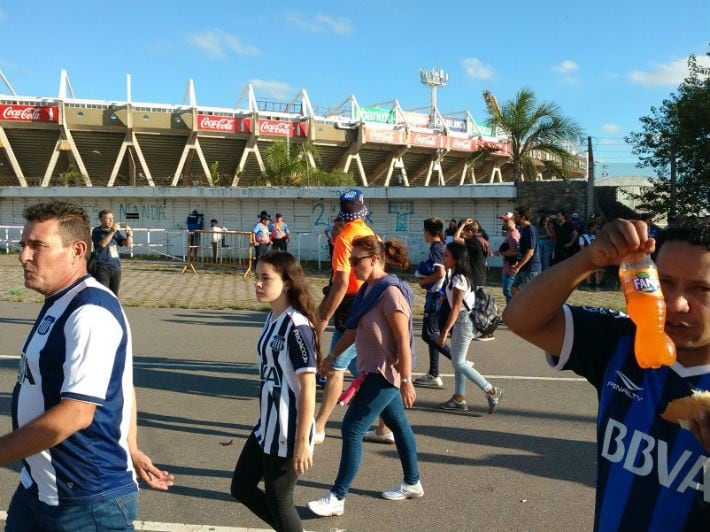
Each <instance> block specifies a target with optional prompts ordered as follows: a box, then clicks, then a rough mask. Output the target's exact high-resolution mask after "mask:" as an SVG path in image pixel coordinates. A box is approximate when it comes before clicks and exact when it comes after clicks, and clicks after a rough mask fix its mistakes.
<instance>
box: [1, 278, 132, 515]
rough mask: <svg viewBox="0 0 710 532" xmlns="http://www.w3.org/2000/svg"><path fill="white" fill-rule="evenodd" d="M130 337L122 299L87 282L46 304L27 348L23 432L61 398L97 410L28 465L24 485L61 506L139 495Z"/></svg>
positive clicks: (20, 415)
mask: <svg viewBox="0 0 710 532" xmlns="http://www.w3.org/2000/svg"><path fill="white" fill-rule="evenodd" d="M132 368H133V355H132V351H131V331H130V329H129V326H128V322H127V320H126V317H125V315H124V313H123V310H122V308H121V305H120V303H119V302H118V300H117V299H116V297H115V296H114V295H113V294H112V293H111V292H110V291H109V290H108V289H107V288H105V287H104V286H102V285H101V284H99V283H98V282H97V281H96V280H95V279H94V278H93V277H91V276H85V277H83V278H81V279H79V280H78V281H77V282H76V283H74V284H73V285H71V286H70V287H68V288H66V289H65V290H63V291H62V292H60V293H58V294H55V295H54V296H52V297H49V298H47V299H46V300H45V303H44V306H43V307H42V310H41V312H40V314H39V317H38V318H37V321H36V322H35V324H34V326H33V328H32V331H31V332H30V335H29V337H28V338H27V341H26V342H25V345H24V347H23V349H22V354H21V359H20V369H19V373H18V377H17V383H16V385H15V388H14V391H13V395H12V425H13V429H17V428H18V427H21V426H23V425H25V424H27V423H28V422H30V421H32V420H33V419H35V418H36V417H37V416H40V415H41V414H43V413H44V412H46V411H47V410H48V409H50V408H52V407H53V406H55V405H57V404H58V403H59V402H60V401H61V400H65V399H70V400H75V401H82V402H86V403H92V404H94V405H96V411H95V414H94V419H93V421H92V423H91V425H89V426H88V427H87V428H85V429H83V430H80V431H79V432H77V433H75V434H73V435H72V436H70V437H69V438H67V439H66V440H64V441H63V442H62V443H60V444H59V445H56V446H55V447H52V448H51V449H47V450H45V451H42V452H41V453H39V454H35V455H32V456H29V457H27V458H26V459H25V460H23V466H24V467H23V468H22V472H21V475H20V481H21V482H22V485H23V486H24V487H25V488H27V489H28V490H30V491H32V492H33V493H36V494H37V496H38V498H39V500H41V501H42V502H44V503H46V504H48V505H51V506H56V505H58V504H60V503H61V504H71V503H72V502H77V501H81V502H83V503H87V502H92V501H100V500H103V499H105V498H109V497H117V496H120V495H122V494H126V493H131V492H133V491H135V490H136V489H137V484H136V480H135V475H134V471H133V465H132V463H131V460H130V458H129V453H128V443H127V437H128V429H129V426H130V420H131V409H132V405H133V395H132V394H133V369H132Z"/></svg>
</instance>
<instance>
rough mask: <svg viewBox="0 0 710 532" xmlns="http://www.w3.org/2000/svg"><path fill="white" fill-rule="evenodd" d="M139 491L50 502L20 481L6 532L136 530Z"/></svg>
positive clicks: (12, 502) (13, 498)
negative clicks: (94, 499)
mask: <svg viewBox="0 0 710 532" xmlns="http://www.w3.org/2000/svg"><path fill="white" fill-rule="evenodd" d="M137 515H138V492H137V491H134V492H133V493H129V494H127V495H121V496H119V497H114V498H112V499H106V500H103V501H99V502H94V503H88V504H65V505H60V506H49V505H48V504H45V503H43V502H42V501H40V500H39V499H38V498H37V497H36V496H35V495H34V494H32V493H30V492H29V491H28V490H26V489H25V487H24V486H22V485H20V486H18V487H17V490H16V491H15V494H14V495H13V497H12V501H10V507H9V508H8V510H7V521H6V524H5V531H6V532H39V531H47V532H49V531H51V532H102V531H105V530H134V528H133V520H134V519H135V518H136V516H137Z"/></svg>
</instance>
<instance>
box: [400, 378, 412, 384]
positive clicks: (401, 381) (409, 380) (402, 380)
mask: <svg viewBox="0 0 710 532" xmlns="http://www.w3.org/2000/svg"><path fill="white" fill-rule="evenodd" d="M399 382H400V384H407V383H410V382H412V379H399Z"/></svg>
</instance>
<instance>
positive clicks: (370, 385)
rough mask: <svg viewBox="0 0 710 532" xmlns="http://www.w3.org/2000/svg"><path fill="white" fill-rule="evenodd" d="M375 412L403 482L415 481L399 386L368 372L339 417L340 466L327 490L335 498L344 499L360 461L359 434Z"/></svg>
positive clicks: (413, 446) (414, 454) (416, 471)
mask: <svg viewBox="0 0 710 532" xmlns="http://www.w3.org/2000/svg"><path fill="white" fill-rule="evenodd" d="M379 415H381V416H382V419H383V420H384V422H385V424H386V425H387V426H388V427H389V428H390V429H391V430H392V433H393V434H394V441H395V445H396V446H397V453H398V454H399V461H400V462H401V463H402V470H403V471H404V481H405V482H406V483H407V484H416V483H417V482H418V481H419V468H418V466H417V444H416V442H415V441H414V432H413V431H412V427H410V426H409V422H408V421H407V416H406V415H405V413H404V406H403V405H402V396H401V395H400V392H399V389H398V388H395V387H394V386H392V385H391V384H390V383H389V382H387V380H386V379H385V378H384V377H383V376H382V375H380V374H376V373H372V374H370V375H368V376H367V378H366V379H365V382H363V383H362V386H361V387H360V389H359V390H358V392H357V393H356V394H355V397H354V398H353V400H352V403H350V407H349V408H348V411H347V412H346V413H345V417H344V418H343V427H342V429H341V432H342V436H343V446H342V449H341V451H340V467H339V468H338V476H337V477H336V479H335V484H333V487H332V488H331V490H330V491H331V492H333V493H334V494H335V496H336V497H338V498H339V499H344V498H345V496H346V495H347V494H348V490H349V489H350V485H351V484H352V482H353V480H355V475H357V472H358V469H360V462H361V461H362V437H363V435H364V434H365V431H367V430H368V429H369V428H370V426H371V425H372V424H373V423H374V421H375V420H376V419H377V416H379Z"/></svg>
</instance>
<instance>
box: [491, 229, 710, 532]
mask: <svg viewBox="0 0 710 532" xmlns="http://www.w3.org/2000/svg"><path fill="white" fill-rule="evenodd" d="M654 249H658V253H657V257H656V264H657V267H658V272H659V279H660V287H661V289H662V291H663V298H664V301H665V305H666V318H665V333H666V334H667V335H668V336H669V337H670V338H671V340H672V341H673V343H674V345H675V348H676V352H677V362H676V363H674V364H672V365H671V366H667V365H663V366H661V367H659V368H657V369H654V368H643V367H641V366H640V365H639V363H638V362H637V357H636V356H635V355H639V354H640V355H646V354H647V353H635V350H634V339H635V337H636V335H637V334H646V333H644V332H643V331H641V332H639V330H638V329H637V327H636V326H635V325H634V323H633V322H632V321H631V320H630V319H629V318H628V317H627V316H626V315H624V314H621V313H618V312H613V311H609V310H604V309H591V308H575V307H570V306H568V305H566V304H565V301H566V300H567V298H568V296H569V295H570V293H571V292H572V291H573V290H574V289H575V288H576V287H577V286H578V285H579V284H580V283H582V282H583V281H584V279H586V277H587V276H588V275H589V274H590V273H591V272H593V271H595V270H597V269H599V268H604V267H606V266H609V265H618V264H620V263H621V262H622V261H624V260H625V259H626V258H628V257H629V256H632V255H636V254H639V253H642V254H650V253H652V252H653V251H654ZM530 309H534V312H531V311H530ZM503 319H504V320H505V323H506V325H508V327H509V328H510V329H511V330H512V331H513V332H515V333H516V334H518V335H520V336H521V337H523V338H525V339H526V340H528V341H530V342H532V343H533V344H535V345H537V346H539V347H541V348H542V349H544V350H545V351H546V354H547V360H548V363H549V364H550V365H551V366H552V367H554V368H556V369H560V370H561V369H569V370H572V371H574V372H576V373H578V374H580V375H582V376H584V377H585V378H586V379H587V380H588V381H589V382H590V383H591V384H592V385H594V386H595V387H596V389H597V393H598V396H599V415H598V418H597V423H598V431H597V433H598V443H597V453H598V466H597V468H598V471H597V501H596V515H595V530H664V531H670V530H707V527H708V523H710V478H709V477H708V473H707V471H710V458H709V455H710V412H709V411H708V410H707V409H706V408H702V407H701V408H698V409H696V410H695V411H694V412H693V413H692V415H689V416H687V419H684V420H683V423H682V424H683V425H684V426H685V427H687V428H688V430H686V429H685V428H683V427H682V426H681V424H679V423H676V422H671V421H666V419H665V417H667V416H665V417H664V418H662V417H661V414H664V412H665V411H666V409H667V407H668V405H669V403H671V402H675V401H677V400H679V399H683V398H684V397H687V396H689V395H691V393H693V392H696V391H709V390H710V220H708V219H705V220H689V221H686V222H684V223H682V224H676V225H673V226H672V227H669V228H668V229H666V230H665V231H663V233H662V234H661V235H660V237H659V241H658V244H656V242H655V240H654V239H653V238H650V237H649V236H648V230H647V227H646V224H645V223H644V222H642V221H629V220H621V219H618V220H615V221H614V222H612V223H609V224H607V225H606V226H605V227H604V229H603V230H602V231H601V233H600V234H599V236H598V237H597V239H596V240H595V242H594V243H593V244H592V245H590V246H588V247H585V248H584V249H582V250H581V251H580V252H579V253H577V254H575V255H573V256H572V257H570V258H569V259H567V260H566V261H564V262H563V263H561V264H557V265H555V266H554V267H552V268H550V269H549V270H546V271H545V272H543V273H542V274H541V275H539V276H538V277H536V278H535V279H534V280H533V281H531V282H530V283H529V284H528V285H526V288H525V290H523V291H521V292H520V293H519V294H518V295H517V296H516V297H515V298H513V300H512V301H511V302H510V303H509V304H508V306H507V307H506V309H505V312H504V314H503Z"/></svg>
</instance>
